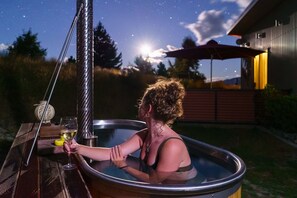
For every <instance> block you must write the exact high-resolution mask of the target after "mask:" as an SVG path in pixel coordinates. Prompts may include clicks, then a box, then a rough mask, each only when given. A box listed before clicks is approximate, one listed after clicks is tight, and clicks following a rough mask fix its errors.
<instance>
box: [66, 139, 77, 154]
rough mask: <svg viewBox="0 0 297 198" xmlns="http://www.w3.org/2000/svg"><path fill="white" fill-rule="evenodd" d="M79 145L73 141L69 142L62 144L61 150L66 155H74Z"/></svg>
mask: <svg viewBox="0 0 297 198" xmlns="http://www.w3.org/2000/svg"><path fill="white" fill-rule="evenodd" d="M78 146H79V144H78V143H77V142H76V141H75V140H74V139H73V140H72V141H70V142H66V141H65V142H64V144H63V149H64V152H66V153H75V152H76V151H77V149H78Z"/></svg>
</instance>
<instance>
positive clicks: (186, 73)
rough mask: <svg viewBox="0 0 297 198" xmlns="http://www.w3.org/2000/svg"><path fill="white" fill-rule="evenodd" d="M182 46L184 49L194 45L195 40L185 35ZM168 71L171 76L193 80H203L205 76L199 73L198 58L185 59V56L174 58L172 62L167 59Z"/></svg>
mask: <svg viewBox="0 0 297 198" xmlns="http://www.w3.org/2000/svg"><path fill="white" fill-rule="evenodd" d="M182 47H183V48H184V49H187V48H193V47H196V44H195V41H194V40H193V39H192V38H190V37H186V38H185V39H184V40H183V43H182ZM169 66H170V67H169V68H168V73H169V74H170V76H171V77H178V78H188V79H195V80H205V79H206V78H205V76H204V75H203V74H201V73H200V72H199V71H198V69H199V60H198V59H185V58H176V59H175V63H174V64H172V63H171V62H170V61H169Z"/></svg>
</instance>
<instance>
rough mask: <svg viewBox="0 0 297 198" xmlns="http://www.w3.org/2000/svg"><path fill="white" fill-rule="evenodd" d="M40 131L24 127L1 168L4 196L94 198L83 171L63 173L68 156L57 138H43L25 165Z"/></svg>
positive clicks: (0, 187) (0, 190)
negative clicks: (35, 137) (63, 166)
mask: <svg viewBox="0 0 297 198" xmlns="http://www.w3.org/2000/svg"><path fill="white" fill-rule="evenodd" d="M50 127H51V126H50ZM36 131H37V124H36V125H34V124H33V123H24V124H22V125H21V127H20V129H19V131H18V133H17V135H16V137H15V139H14V142H13V144H12V146H11V148H10V150H9V152H8V154H7V156H6V159H5V161H4V163H3V166H2V168H1V172H0V197H1V198H5V197H50V198H52V197H58V198H60V197H91V194H90V191H89V189H88V187H87V185H86V183H85V181H84V179H83V177H82V174H81V172H80V170H79V169H75V170H71V171H64V170H63V168H62V165H63V164H66V163H67V155H66V154H65V153H63V151H62V148H61V147H56V146H54V145H53V144H52V143H53V140H54V139H53V138H50V137H47V138H40V137H39V138H38V140H37V145H35V147H34V150H33V153H32V156H31V158H30V161H29V164H28V166H25V165H24V162H25V160H26V157H27V156H28V151H29V150H30V147H31V145H32V143H33V139H34V136H35V134H36Z"/></svg>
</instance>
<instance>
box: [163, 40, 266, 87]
mask: <svg viewBox="0 0 297 198" xmlns="http://www.w3.org/2000/svg"><path fill="white" fill-rule="evenodd" d="M263 52H264V51H262V50H256V49H251V48H246V47H239V46H232V45H223V44H218V43H217V42H216V41H215V40H210V41H208V42H207V44H205V45H200V46H197V47H194V48H187V49H180V50H176V51H170V52H166V55H167V56H166V57H176V58H185V59H210V88H212V61H213V59H219V60H224V59H231V58H249V57H255V56H256V55H258V54H261V53H263Z"/></svg>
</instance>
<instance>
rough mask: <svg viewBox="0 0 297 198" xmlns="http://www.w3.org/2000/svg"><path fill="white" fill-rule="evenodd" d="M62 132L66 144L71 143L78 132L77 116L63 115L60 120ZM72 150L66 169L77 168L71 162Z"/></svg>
mask: <svg viewBox="0 0 297 198" xmlns="http://www.w3.org/2000/svg"><path fill="white" fill-rule="evenodd" d="M60 130H61V131H60V132H61V136H63V138H64V140H65V142H66V144H68V145H69V147H70V145H71V142H72V140H73V138H74V137H75V135H76V133H77V118H76V117H72V116H67V117H62V118H61V120H60ZM70 155H71V152H69V153H68V164H65V165H64V166H63V169H64V170H73V169H75V168H76V165H75V164H72V163H71V156H70Z"/></svg>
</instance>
